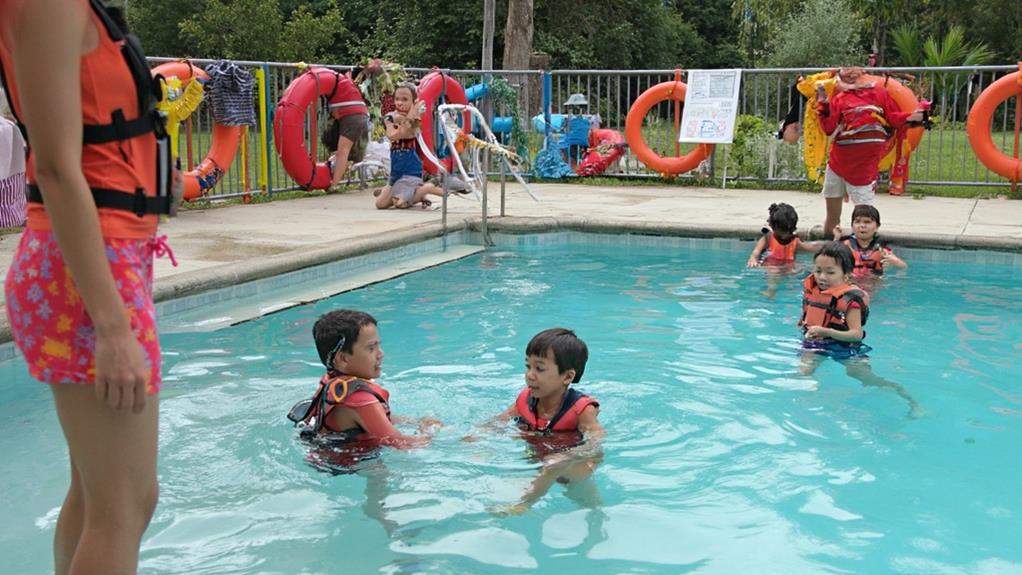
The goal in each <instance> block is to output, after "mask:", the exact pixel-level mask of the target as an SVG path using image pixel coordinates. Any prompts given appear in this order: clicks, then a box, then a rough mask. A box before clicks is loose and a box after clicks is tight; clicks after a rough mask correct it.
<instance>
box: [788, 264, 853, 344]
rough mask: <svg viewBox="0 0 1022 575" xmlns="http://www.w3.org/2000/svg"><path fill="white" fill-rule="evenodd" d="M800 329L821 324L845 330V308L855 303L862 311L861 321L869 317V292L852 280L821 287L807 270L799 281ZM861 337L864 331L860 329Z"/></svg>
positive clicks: (846, 327)
mask: <svg viewBox="0 0 1022 575" xmlns="http://www.w3.org/2000/svg"><path fill="white" fill-rule="evenodd" d="M802 287H803V289H804V292H803V295H802V319H801V322H800V323H801V324H802V329H803V331H804V330H805V329H806V328H808V327H810V326H814V325H816V326H822V327H828V328H831V329H836V330H838V331H848V320H847V314H848V310H849V309H851V307H852V305H853V304H855V305H858V307H859V309H860V311H861V312H862V325H863V326H865V325H866V319H867V318H868V317H869V295H868V294H867V293H866V292H864V291H862V290H861V289H859V288H858V287H856V286H855V285H853V284H844V285H841V286H838V287H833V288H827V289H825V290H821V289H820V286H819V285H817V283H816V276H814V275H812V274H809V276H808V277H806V279H805V280H803V282H802ZM863 337H865V332H863Z"/></svg>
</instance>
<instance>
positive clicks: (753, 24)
mask: <svg viewBox="0 0 1022 575" xmlns="http://www.w3.org/2000/svg"><path fill="white" fill-rule="evenodd" d="M801 5H802V2H801V1H800V0H734V1H733V3H732V4H731V15H732V17H733V18H734V21H735V22H736V23H737V24H738V39H739V45H740V46H741V49H742V51H743V52H744V54H745V59H746V61H748V62H749V63H751V64H754V65H755V64H757V63H758V62H760V61H762V59H763V58H764V57H765V56H766V54H767V53H768V51H769V45H770V39H771V38H773V37H774V36H775V34H777V33H778V32H779V31H780V29H781V28H782V27H784V26H785V25H786V21H787V19H788V18H789V17H790V16H792V15H795V14H796V13H797V12H798V10H799V8H800V6H801Z"/></svg>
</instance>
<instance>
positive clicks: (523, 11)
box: [503, 0, 533, 70]
mask: <svg viewBox="0 0 1022 575" xmlns="http://www.w3.org/2000/svg"><path fill="white" fill-rule="evenodd" d="M532 13H533V0H508V3H507V26H506V27H505V28H504V63H503V68H504V69H505V70H525V69H527V68H528V67H529V54H531V53H532Z"/></svg>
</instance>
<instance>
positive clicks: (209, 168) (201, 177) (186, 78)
mask: <svg viewBox="0 0 1022 575" xmlns="http://www.w3.org/2000/svg"><path fill="white" fill-rule="evenodd" d="M152 74H153V76H156V75H160V76H163V77H164V78H174V77H176V78H178V79H179V80H180V81H181V83H182V87H187V85H188V84H189V83H190V82H191V81H192V80H196V79H198V80H199V81H201V82H206V81H208V80H209V75H208V74H206V71H205V70H203V69H202V68H197V67H195V66H194V65H192V63H191V62H188V61H184V62H167V63H165V64H160V65H159V66H157V67H155V68H153V70H152ZM181 119H183V118H181ZM178 121H180V119H178ZM240 141H241V126H224V125H222V124H217V123H214V124H213V142H212V144H211V145H210V147H209V151H208V152H207V153H206V157H205V158H204V159H203V160H202V161H201V162H199V165H198V166H195V168H193V169H191V170H188V171H187V172H184V174H183V177H184V199H186V200H194V199H196V198H199V197H201V196H202V195H203V194H204V193H206V192H207V191H209V190H211V189H213V188H214V187H215V186H216V185H217V184H219V183H220V180H221V179H222V178H223V176H224V174H226V173H227V169H228V168H230V167H231V164H232V163H233V162H234V156H235V155H236V154H237V153H238V144H239V142H240Z"/></svg>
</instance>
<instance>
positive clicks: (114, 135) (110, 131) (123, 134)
mask: <svg viewBox="0 0 1022 575" xmlns="http://www.w3.org/2000/svg"><path fill="white" fill-rule="evenodd" d="M113 120H114V121H113V122H111V123H109V124H86V125H84V126H82V142H83V143H85V144H105V143H107V142H115V141H118V140H129V139H131V138H134V137H136V136H141V135H142V134H148V133H149V132H152V131H154V130H155V129H156V120H155V118H154V116H153V115H152V114H143V115H142V116H140V117H138V118H135V119H134V120H125V119H124V112H123V111H121V110H119V109H118V110H117V111H115V112H114V114H113Z"/></svg>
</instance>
